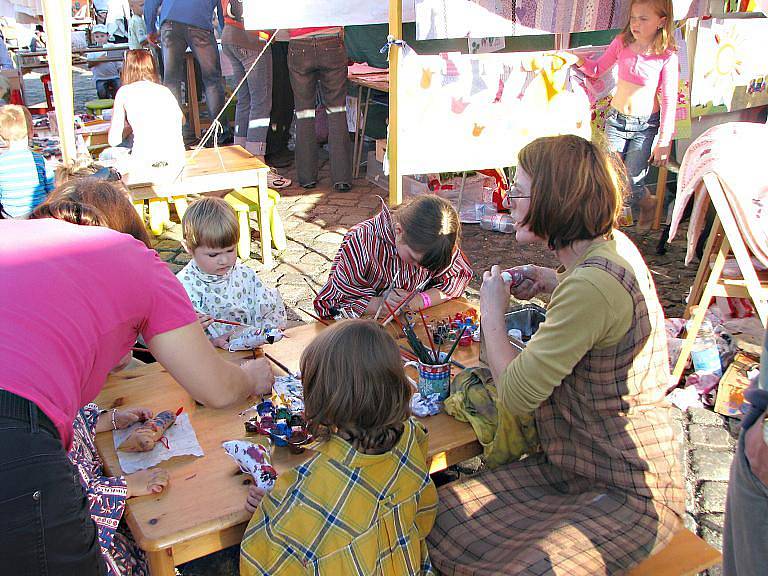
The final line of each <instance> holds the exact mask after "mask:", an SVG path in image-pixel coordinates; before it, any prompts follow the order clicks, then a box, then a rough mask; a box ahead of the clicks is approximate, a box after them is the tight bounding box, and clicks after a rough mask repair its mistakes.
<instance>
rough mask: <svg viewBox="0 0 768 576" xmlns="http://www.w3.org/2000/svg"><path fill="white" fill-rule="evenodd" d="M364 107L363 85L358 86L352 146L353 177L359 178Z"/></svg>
mask: <svg viewBox="0 0 768 576" xmlns="http://www.w3.org/2000/svg"><path fill="white" fill-rule="evenodd" d="M362 109H363V86H362V85H358V87H357V107H356V109H355V143H354V145H353V146H352V178H353V179H354V178H357V167H358V166H360V160H358V152H357V144H358V142H359V141H360V139H361V137H360V119H361V118H360V113H361V112H362Z"/></svg>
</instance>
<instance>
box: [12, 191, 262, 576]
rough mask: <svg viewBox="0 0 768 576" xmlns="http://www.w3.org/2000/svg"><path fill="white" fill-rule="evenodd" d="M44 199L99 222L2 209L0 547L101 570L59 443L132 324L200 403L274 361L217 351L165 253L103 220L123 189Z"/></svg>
mask: <svg viewBox="0 0 768 576" xmlns="http://www.w3.org/2000/svg"><path fill="white" fill-rule="evenodd" d="M56 203H58V204H56ZM118 204H119V202H118ZM46 209H47V210H49V214H51V215H60V216H62V217H65V218H66V219H67V220H70V221H73V222H77V223H83V224H96V225H91V226H87V225H85V226H78V225H75V224H72V223H70V222H63V221H61V220H57V219H55V218H43V219H39V220H2V221H0V301H1V302H2V307H1V308H0V365H2V367H3V368H2V374H1V375H0V518H2V522H0V558H2V559H3V562H4V564H6V565H7V566H13V571H14V573H18V574H43V573H48V574H57V575H59V574H73V575H74V574H77V575H90V574H94V575H96V574H103V573H104V567H103V564H102V560H101V555H100V551H99V543H98V539H97V533H96V528H95V525H94V523H93V521H92V520H91V518H90V514H89V510H88V504H87V501H86V500H85V497H84V493H83V489H82V486H81V484H80V481H79V479H78V475H77V472H76V471H75V470H74V468H73V467H72V465H71V463H70V462H69V460H68V458H67V453H66V451H67V450H68V449H69V447H70V445H71V442H72V422H73V420H74V418H75V414H76V413H77V411H78V410H79V409H80V408H81V407H82V406H85V405H86V404H87V403H88V402H90V401H91V400H93V399H94V398H95V396H96V395H97V394H98V392H99V390H100V389H101V387H102V386H103V385H104V382H105V380H106V377H107V374H108V373H109V371H110V370H111V369H112V368H113V367H114V366H116V365H118V364H119V363H120V361H121V359H122V358H123V357H124V356H125V355H126V354H127V353H128V352H129V350H130V348H131V346H132V345H133V343H134V342H135V340H136V338H137V336H138V335H139V334H141V335H143V337H144V340H145V341H146V342H147V344H148V345H149V349H150V351H151V352H152V354H153V355H154V356H155V358H157V359H158V361H159V362H160V363H161V364H163V366H165V367H166V368H167V369H168V371H169V372H170V373H171V374H172V375H173V377H174V378H175V379H176V380H177V381H178V382H179V383H180V384H181V385H182V386H183V387H184V388H186V389H187V391H188V392H189V393H190V394H191V395H192V396H193V397H194V398H195V399H196V400H198V401H199V402H201V403H203V404H205V405H208V406H212V407H224V406H228V405H230V404H233V403H235V402H238V401H240V400H242V399H243V398H245V397H246V396H248V395H250V394H262V393H266V392H268V391H269V390H270V389H271V383H272V372H271V369H270V368H269V364H268V363H267V362H266V361H263V360H254V361H250V362H247V363H245V364H243V365H242V366H241V367H238V366H235V365H233V364H230V363H228V362H226V361H225V360H223V359H222V358H221V357H219V356H218V355H217V354H216V353H215V351H214V349H213V347H211V345H210V343H209V342H208V339H207V338H206V337H205V335H204V334H203V331H202V328H201V327H200V324H199V322H198V321H197V316H196V315H195V312H194V310H193V308H192V305H191V304H190V302H189V298H188V297H187V295H186V292H185V291H184V289H183V288H182V286H181V284H179V282H178V281H177V280H176V278H175V277H174V276H173V274H172V273H171V272H170V270H169V269H168V267H167V265H166V264H165V263H164V262H162V261H161V260H160V259H159V258H158V256H157V254H156V253H155V252H154V251H153V250H150V249H148V248H147V247H146V246H145V245H144V244H143V243H142V242H140V241H138V240H136V239H135V238H133V237H132V236H129V235H127V234H122V233H120V232H118V231H115V230H110V229H108V228H104V227H102V226H100V225H99V224H102V223H108V222H119V221H121V218H120V217H115V214H112V213H108V212H121V213H122V214H123V215H124V214H126V213H127V212H126V210H127V211H128V212H130V211H131V210H132V207H131V206H130V203H129V202H128V200H127V199H124V202H123V203H122V205H117V206H115V205H114V204H113V205H111V206H99V205H94V204H87V203H84V202H80V201H78V200H77V199H72V198H63V199H58V200H56V199H53V200H52V201H51V205H49V206H47V208H46ZM134 214H135V213H134ZM118 216H119V215H118ZM121 231H122V230H121Z"/></svg>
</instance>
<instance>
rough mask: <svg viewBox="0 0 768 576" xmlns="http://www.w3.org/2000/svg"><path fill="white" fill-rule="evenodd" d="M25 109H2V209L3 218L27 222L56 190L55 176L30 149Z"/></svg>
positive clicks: (8, 106)
mask: <svg viewBox="0 0 768 576" xmlns="http://www.w3.org/2000/svg"><path fill="white" fill-rule="evenodd" d="M27 114H28V112H27V111H26V110H25V108H24V107H23V106H16V105H13V104H9V105H7V106H3V107H2V108H0V138H2V139H3V140H4V141H5V143H6V144H7V145H8V150H7V151H6V152H3V153H2V154H0V205H2V210H3V216H10V217H11V218H26V217H27V216H28V215H29V214H30V212H32V210H34V209H35V207H36V206H37V205H38V204H40V203H41V202H42V201H43V200H45V198H46V196H48V194H49V193H50V192H51V191H52V190H53V188H54V174H53V170H51V169H50V168H49V167H48V166H46V164H45V160H44V159H43V157H42V156H41V155H40V154H37V153H35V152H32V151H31V150H30V149H29V124H28V123H27Z"/></svg>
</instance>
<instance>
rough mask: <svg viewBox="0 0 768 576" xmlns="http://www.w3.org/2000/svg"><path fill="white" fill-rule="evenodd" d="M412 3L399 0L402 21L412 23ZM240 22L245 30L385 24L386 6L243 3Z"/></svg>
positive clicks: (376, 1)
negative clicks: (241, 20) (401, 8)
mask: <svg viewBox="0 0 768 576" xmlns="http://www.w3.org/2000/svg"><path fill="white" fill-rule="evenodd" d="M413 1H414V0H402V6H403V22H413V20H414V11H413ZM243 21H244V23H245V28H246V29H247V30H272V29H278V28H279V29H287V28H304V27H309V26H356V25H362V24H386V23H387V22H389V3H388V2H386V1H385V0H355V1H354V2H349V1H347V0H336V1H334V0H328V1H324V2H318V1H317V0H243ZM382 43H383V42H382Z"/></svg>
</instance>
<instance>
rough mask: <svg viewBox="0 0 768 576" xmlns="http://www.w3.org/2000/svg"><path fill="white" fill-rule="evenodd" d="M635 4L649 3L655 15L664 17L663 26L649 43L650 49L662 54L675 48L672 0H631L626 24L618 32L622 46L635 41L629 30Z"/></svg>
mask: <svg viewBox="0 0 768 576" xmlns="http://www.w3.org/2000/svg"><path fill="white" fill-rule="evenodd" d="M635 4H650V6H651V8H653V10H654V12H656V15H657V16H659V17H660V18H666V20H665V21H664V26H662V27H661V28H659V29H658V30H657V31H656V37H655V38H654V39H653V42H652V43H651V49H652V50H653V52H654V53H655V54H664V52H666V51H667V50H677V44H676V43H675V32H674V30H675V20H674V17H675V13H674V8H673V7H672V0H632V1H631V2H630V3H629V8H627V11H628V12H627V24H626V26H624V29H623V30H622V31H621V32H620V34H621V35H622V41H623V42H624V46H628V45H630V44H632V42H634V41H635V38H634V36H633V35H632V30H631V25H630V24H631V20H630V17H631V16H632V6H634V5H635Z"/></svg>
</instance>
